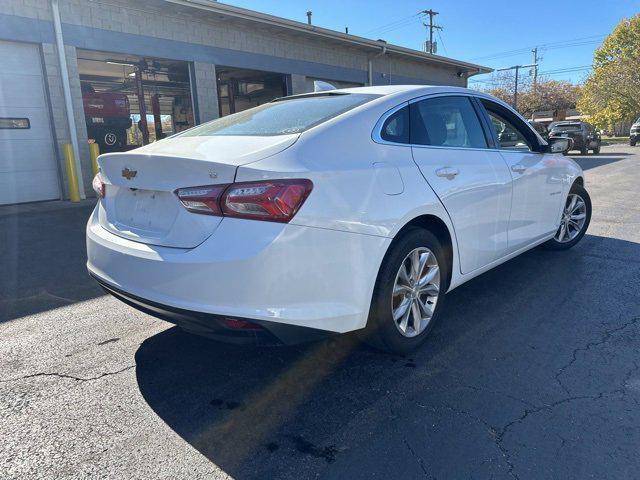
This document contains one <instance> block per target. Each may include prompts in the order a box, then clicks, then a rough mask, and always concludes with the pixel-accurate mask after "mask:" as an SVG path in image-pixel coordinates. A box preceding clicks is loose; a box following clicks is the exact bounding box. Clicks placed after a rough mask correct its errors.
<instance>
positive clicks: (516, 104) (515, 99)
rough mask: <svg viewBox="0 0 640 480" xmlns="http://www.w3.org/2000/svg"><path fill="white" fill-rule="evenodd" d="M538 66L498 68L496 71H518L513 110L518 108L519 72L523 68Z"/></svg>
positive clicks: (535, 65)
mask: <svg viewBox="0 0 640 480" xmlns="http://www.w3.org/2000/svg"><path fill="white" fill-rule="evenodd" d="M537 66H538V65H537V64H534V63H532V64H530V65H514V66H513V67H507V68H498V69H496V70H495V71H496V72H504V71H505V70H515V71H516V85H515V88H514V90H513V108H517V107H518V72H519V71H520V69H521V68H529V67H537Z"/></svg>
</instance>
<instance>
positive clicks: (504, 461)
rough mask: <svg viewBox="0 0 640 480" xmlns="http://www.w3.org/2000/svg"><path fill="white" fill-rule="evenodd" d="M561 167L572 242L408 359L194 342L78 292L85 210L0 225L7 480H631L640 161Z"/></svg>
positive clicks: (42, 207) (64, 208)
mask: <svg viewBox="0 0 640 480" xmlns="http://www.w3.org/2000/svg"><path fill="white" fill-rule="evenodd" d="M574 158H575V159H576V160H577V161H578V162H579V163H580V164H581V165H582V166H583V168H585V172H586V173H585V176H586V186H587V188H588V190H589V192H590V193H591V196H592V200H593V208H594V210H593V219H592V223H591V226H590V228H589V231H588V233H587V235H586V236H585V237H584V239H583V240H582V242H581V243H580V244H578V245H577V246H576V247H575V248H574V249H572V250H569V251H566V252H551V251H546V250H542V249H535V250H532V251H530V252H528V253H526V254H524V255H522V256H520V257H518V258H516V259H514V260H512V261H510V262H508V263H506V264H504V265H502V266H500V267H498V268H496V269H494V270H492V271H490V272H488V273H486V274H484V275H482V276H480V277H478V278H476V279H474V280H472V281H471V282H469V283H467V284H465V285H463V286H461V287H459V288H458V289H456V290H455V291H453V292H452V293H451V294H449V295H447V297H446V303H447V305H446V309H445V310H444V311H443V316H442V317H441V318H440V321H439V323H438V325H436V326H435V328H434V330H433V332H432V335H431V337H430V339H429V340H428V341H427V343H426V344H425V345H424V346H423V347H422V348H421V349H420V350H419V351H416V352H415V353H414V354H412V355H410V356H407V357H396V356H390V355H386V354H382V353H379V352H377V351H375V350H373V349H371V348H368V347H366V346H364V345H361V344H360V343H359V342H358V341H357V340H356V339H355V338H354V337H353V336H349V335H347V336H342V337H336V338H333V339H331V340H328V341H324V342H321V343H313V344H309V345H305V346H298V347H287V348H284V347H282V348H248V347H237V346H230V345H224V344H219V343H216V342H214V341H211V340H207V339H203V338H199V337H195V336H191V335H189V334H186V333H183V332H181V331H180V330H179V329H177V328H175V327H173V326H172V325H170V324H168V323H165V322H163V321H160V320H157V319H155V318H152V317H150V316H147V315H145V314H142V313H139V312H136V311H135V310H133V309H131V308H130V307H128V306H126V305H124V304H122V303H120V302H118V301H117V300H115V299H113V298H111V297H109V296H106V295H105V294H104V293H103V291H102V290H100V289H99V288H98V287H97V285H96V284H95V283H94V282H93V281H92V280H91V279H90V278H89V277H88V276H87V274H86V270H85V265H84V263H85V261H86V256H85V248H84V224H85V222H86V219H87V217H88V216H89V212H90V210H91V208H92V202H84V203H82V204H79V205H72V204H69V203H57V202H54V203H47V204H33V205H29V206H23V207H3V208H0V439H1V440H0V478H2V479H13V478H20V479H22V478H43V479H44V478H46V479H51V478H97V477H100V478H117V479H128V478H154V479H155V478H189V479H193V478H228V477H233V478H237V479H266V478H278V479H281V478H282V479H307V478H323V479H325V478H326V479H334V478H335V479H338V478H349V479H358V478H362V479H388V478H402V479H405V478H406V479H411V478H433V479H436V478H437V479H453V478H455V479H459V478H477V479H488V478H496V479H509V478H520V479H542V478H545V479H546V478H559V479H560V478H561V479H586V478H597V479H608V478H611V479H625V478H629V479H636V478H638V477H640V453H639V446H640V408H639V407H640V301H639V296H640V204H639V202H638V193H639V192H640V187H639V185H640V148H638V147H636V148H631V147H629V146H625V145H613V146H609V147H604V148H603V150H602V153H601V154H600V155H597V156H595V155H589V156H586V157H581V156H576V157H574ZM301 268H302V267H301Z"/></svg>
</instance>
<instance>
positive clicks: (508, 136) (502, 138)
mask: <svg viewBox="0 0 640 480" xmlns="http://www.w3.org/2000/svg"><path fill="white" fill-rule="evenodd" d="M483 104H485V102H483ZM485 107H487V105H486V104H485ZM490 108H491V107H489V108H487V113H488V114H489V118H490V119H491V123H492V124H493V128H494V129H495V131H496V136H497V137H498V143H499V145H500V148H504V149H507V150H530V151H533V149H532V148H531V143H530V142H529V140H527V138H526V137H525V135H524V134H523V133H522V131H521V130H520V129H519V128H518V127H517V126H516V125H515V124H514V123H513V122H511V121H510V120H507V119H506V118H504V117H503V116H502V115H500V114H498V113H496V112H494V111H492V110H490Z"/></svg>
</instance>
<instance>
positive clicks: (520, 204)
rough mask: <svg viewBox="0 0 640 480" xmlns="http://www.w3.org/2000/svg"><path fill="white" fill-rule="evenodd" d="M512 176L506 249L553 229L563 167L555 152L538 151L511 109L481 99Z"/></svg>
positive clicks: (556, 224) (541, 235)
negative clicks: (511, 197) (507, 244)
mask: <svg viewBox="0 0 640 480" xmlns="http://www.w3.org/2000/svg"><path fill="white" fill-rule="evenodd" d="M481 103H482V105H483V106H484V108H485V109H486V111H487V114H488V117H489V119H490V120H491V122H490V123H491V126H492V127H493V128H494V129H495V135H496V137H497V141H498V146H499V148H500V153H501V154H502V157H503V158H504V161H505V162H506V164H507V166H508V167H509V171H510V173H511V177H512V179H513V200H512V206H511V217H510V220H509V252H513V251H516V250H518V249H520V248H522V247H524V246H526V245H529V244H530V243H532V242H534V241H536V240H539V239H541V238H543V237H545V236H547V235H548V234H549V233H552V232H555V231H556V230H557V228H558V221H559V220H560V218H559V217H560V207H561V205H562V199H561V196H562V189H563V181H562V179H563V170H562V165H561V164H559V163H558V162H557V160H556V156H555V155H553V154H548V153H540V152H538V151H536V150H539V148H538V145H537V139H536V136H535V133H534V132H533V130H532V129H530V128H529V127H528V126H527V124H526V123H525V122H524V121H523V120H521V119H520V118H518V116H516V115H515V114H514V113H513V112H511V111H509V109H507V108H505V107H504V106H502V105H499V104H497V103H495V102H492V101H490V100H485V99H482V100H481Z"/></svg>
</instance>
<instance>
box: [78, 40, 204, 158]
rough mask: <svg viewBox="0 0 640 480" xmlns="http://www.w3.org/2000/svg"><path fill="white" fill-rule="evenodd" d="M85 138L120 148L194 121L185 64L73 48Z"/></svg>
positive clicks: (106, 147) (109, 149) (108, 148)
mask: <svg viewBox="0 0 640 480" xmlns="http://www.w3.org/2000/svg"><path fill="white" fill-rule="evenodd" d="M78 71H79V73H80V82H81V86H82V99H83V106H84V113H85V121H86V124H87V134H88V137H89V141H90V142H92V141H94V142H96V143H98V145H99V146H100V152H101V153H105V152H114V151H126V150H130V149H132V148H136V147H139V146H141V145H146V144H148V143H150V142H153V141H155V140H158V139H162V138H164V137H166V136H168V135H172V134H174V133H178V132H180V131H182V130H185V129H187V128H190V127H192V126H194V125H195V122H194V115H193V104H192V95H191V88H192V87H191V81H190V75H189V64H188V63H187V62H182V61H178V60H166V59H161V58H152V57H139V56H135V55H122V54H116V53H109V52H97V51H91V50H78Z"/></svg>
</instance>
